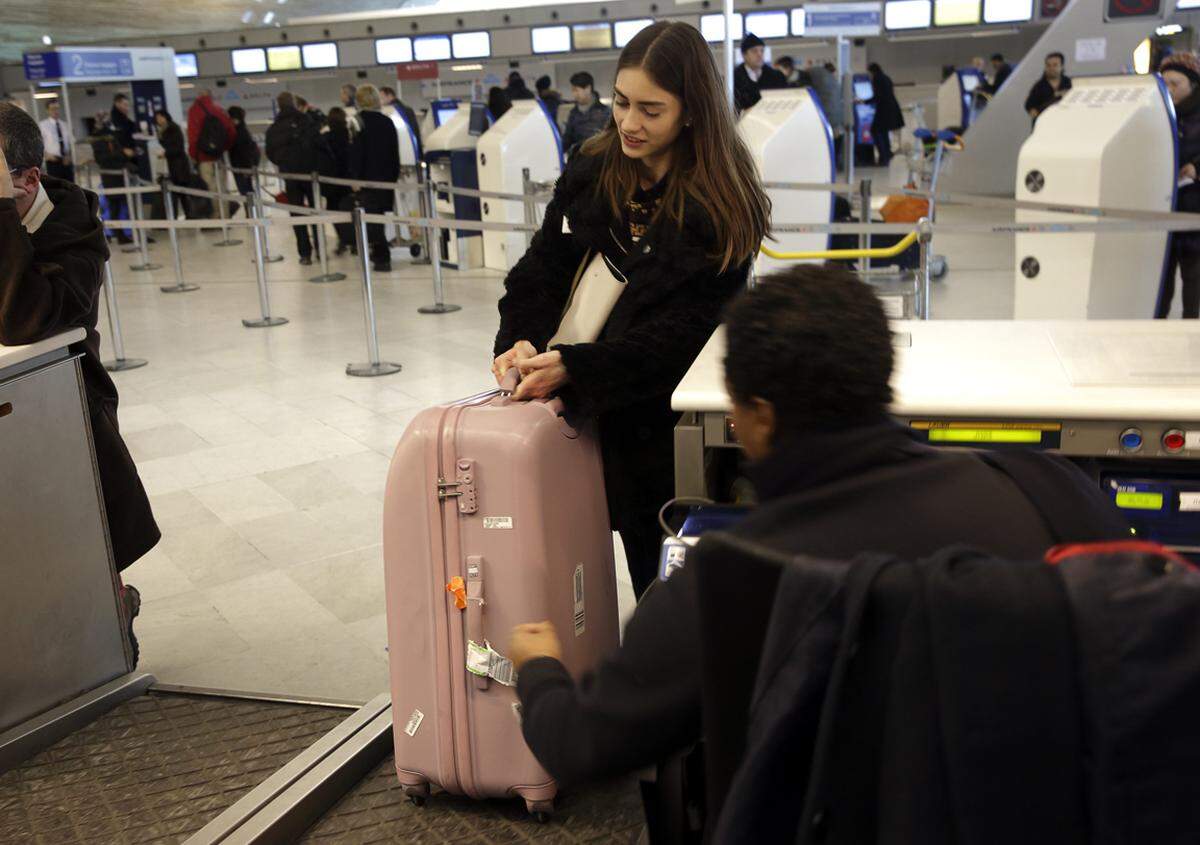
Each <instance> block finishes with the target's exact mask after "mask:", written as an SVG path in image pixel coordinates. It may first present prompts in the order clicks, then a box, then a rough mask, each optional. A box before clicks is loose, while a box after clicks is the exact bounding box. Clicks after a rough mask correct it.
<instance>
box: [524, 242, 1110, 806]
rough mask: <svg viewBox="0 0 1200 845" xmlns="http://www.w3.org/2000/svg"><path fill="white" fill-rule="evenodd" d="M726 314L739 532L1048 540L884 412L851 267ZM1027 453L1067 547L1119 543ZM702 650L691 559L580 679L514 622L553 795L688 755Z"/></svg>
mask: <svg viewBox="0 0 1200 845" xmlns="http://www.w3.org/2000/svg"><path fill="white" fill-rule="evenodd" d="M726 318H727V323H726V327H727V337H728V353H727V357H726V360H725V370H726V383H727V386H728V390H729V392H730V394H731V396H732V398H733V404H734V412H733V413H734V425H735V427H736V430H737V432H738V439H739V441H740V442H741V443H742V445H743V447H744V448H745V451H746V455H747V457H748V458H750V459H752V460H753V463H752V464H751V466H750V468H749V476H750V478H751V480H752V482H753V483H754V486H755V490H756V492H757V494H758V498H759V505H758V506H757V507H756V508H755V509H754V510H753V511H751V513H750V515H749V516H748V517H746V518H745V519H744V520H743V521H742V522H741V523H739V524H738V525H737V526H736V527H734V528H733V529H732V533H733V534H735V535H737V536H739V537H745V538H747V539H751V540H754V541H756V542H757V543H759V544H761V545H764V546H766V547H767V548H770V549H774V550H776V551H780V552H784V553H787V554H805V555H811V556H813V557H817V558H823V559H828V560H835V561H837V560H848V559H850V558H851V557H853V556H855V555H856V554H859V553H863V552H880V553H888V554H894V555H899V556H902V557H905V558H909V559H916V558H919V557H922V556H925V555H928V554H931V553H932V552H934V551H936V550H938V549H940V548H942V547H944V546H947V545H952V544H957V543H967V544H971V545H973V546H976V547H978V548H980V549H984V550H986V551H988V552H991V553H993V554H996V555H999V556H1004V557H1011V558H1014V559H1027V558H1031V557H1033V558H1036V557H1040V555H1041V554H1042V552H1043V551H1044V550H1045V549H1046V548H1047V547H1048V546H1050V545H1051V544H1052V543H1053V542H1054V536H1055V535H1054V534H1052V533H1051V532H1050V530H1049V529H1048V527H1047V526H1046V524H1045V523H1044V522H1043V521H1042V518H1041V517H1040V516H1039V512H1038V511H1037V509H1036V508H1035V507H1034V506H1033V504H1032V503H1031V502H1030V500H1029V499H1028V498H1026V496H1025V495H1024V494H1023V493H1022V492H1021V490H1020V489H1018V488H1017V487H1016V486H1015V485H1014V484H1013V482H1012V481H1010V479H1009V477H1008V476H1007V475H1005V474H1003V473H1002V472H1001V471H999V470H996V469H993V468H992V467H991V466H989V465H988V464H986V463H985V462H984V461H983V460H981V459H980V458H979V457H978V456H977V455H975V454H974V453H972V452H970V451H967V450H961V449H938V448H935V447H930V446H927V445H924V444H921V443H918V442H917V441H916V440H915V439H914V438H913V436H912V435H911V433H910V432H909V430H908V429H907V428H906V427H904V426H901V425H899V424H897V423H896V422H894V421H892V420H891V419H890V418H889V417H888V410H887V409H888V405H889V403H890V402H891V398H892V397H891V390H890V388H889V386H888V381H889V378H890V376H891V372H892V363H893V354H894V353H893V350H892V339H891V334H890V331H889V326H888V321H887V318H886V316H885V315H884V312H883V308H882V306H881V304H880V302H879V299H878V297H877V296H876V295H875V293H874V292H873V291H872V290H871V288H870V287H869V286H867V285H866V284H864V283H863V282H861V281H859V280H858V278H857V277H856V276H855V275H853V274H852V273H850V272H849V271H847V270H845V269H842V268H835V267H833V266H832V265H829V266H816V265H798V266H797V267H795V268H794V269H791V270H788V271H786V272H784V273H781V274H779V275H777V276H774V277H771V278H768V279H766V280H764V281H762V282H760V284H759V286H758V287H757V288H755V289H754V290H752V291H750V292H748V293H745V294H743V295H742V296H741V297H740V298H739V299H738V300H736V301H735V302H734V303H733V305H732V306H731V307H730V309H729V311H728V312H727V315H726ZM1030 458H1031V459H1033V460H1035V461H1037V462H1039V463H1040V464H1041V469H1042V472H1043V473H1044V477H1043V479H1042V480H1043V481H1044V483H1045V484H1046V485H1048V486H1049V487H1050V488H1051V489H1054V490H1055V491H1056V492H1057V494H1058V496H1059V498H1060V499H1061V500H1062V501H1063V502H1069V503H1071V506H1072V512H1073V513H1074V514H1075V518H1076V519H1077V520H1078V522H1076V523H1073V524H1075V525H1080V526H1086V527H1087V528H1086V530H1083V529H1080V532H1081V536H1078V537H1071V539H1072V540H1075V539H1078V540H1092V539H1100V538H1110V539H1116V538H1127V537H1128V536H1129V528H1128V526H1127V525H1126V523H1125V522H1124V520H1123V519H1122V518H1121V516H1120V514H1119V513H1118V512H1117V511H1116V510H1115V508H1114V507H1113V505H1112V503H1111V501H1109V499H1108V498H1107V496H1106V495H1105V494H1104V493H1103V491H1101V490H1100V489H1099V487H1098V485H1096V484H1094V483H1093V482H1091V481H1090V480H1089V479H1088V478H1087V477H1086V476H1085V475H1084V474H1083V473H1082V472H1081V471H1079V470H1078V469H1077V468H1075V467H1074V466H1072V465H1071V464H1069V463H1067V462H1066V461H1064V460H1061V459H1059V458H1056V457H1052V456H1049V455H1044V454H1041V453H1037V454H1033V453H1031V454H1030ZM1064 507H1066V505H1064ZM1056 528H1058V526H1056ZM1058 533H1059V535H1060V536H1062V535H1071V534H1073V532H1072V530H1071V529H1070V528H1063V529H1060V530H1059V531H1058ZM699 644H700V631H699V621H698V611H697V606H696V587H695V581H694V573H692V572H691V570H689V569H688V568H687V567H686V566H685V567H684V569H683V570H682V571H681V572H679V573H677V574H675V575H674V576H672V577H671V579H670V580H669V581H666V582H657V583H656V584H655V585H654V586H653V587H652V588H651V589H650V590H649V591H647V593H646V594H645V596H644V597H643V598H642V600H641V602H640V603H639V605H638V607H637V610H636V612H635V613H634V615H633V618H632V619H631V620H630V621H629V623H628V625H627V626H626V628H625V636H624V640H623V642H622V644H621V647H620V649H619V650H618V651H617V652H616V654H614V655H613V656H611V657H609V658H608V659H606V660H604V661H602V662H601V663H600V665H599V666H597V667H596V669H595V670H594V671H592V672H590V673H588V674H586V675H585V676H584V677H583V678H582V679H580V680H579V681H578V682H576V680H575V679H573V678H572V677H571V676H570V675H569V674H568V673H567V670H566V669H565V668H564V667H563V665H562V663H561V662H560V661H559V660H558V659H557V656H558V654H559V653H560V651H559V646H558V640H557V636H556V634H555V632H554V630H553V628H552V626H550V625H549V624H548V623H536V624H531V625H522V626H519V627H518V628H517V629H516V630H514V632H513V636H512V640H511V642H510V644H509V649H508V652H507V656H508V657H510V658H511V659H512V660H513V662H514V663H515V664H517V667H518V670H519V680H518V686H517V693H518V696H519V697H520V701H521V706H522V730H523V732H524V734H525V738H526V741H527V742H528V743H529V747H530V748H531V749H532V750H533V752H534V754H535V755H536V756H537V758H538V760H539V761H540V762H541V763H542V765H543V766H545V767H546V770H547V771H548V772H549V773H550V774H551V775H553V776H554V777H555V778H556V779H557V780H558V781H559V782H560V783H561V784H564V785H569V784H571V783H578V782H580V781H584V780H590V779H593V778H603V777H606V776H610V775H616V774H619V773H624V772H630V771H635V770H638V769H642V768H645V767H647V766H650V765H653V764H655V763H656V762H659V761H662V760H664V759H666V758H669V757H671V756H673V755H674V754H676V753H678V752H680V751H683V750H685V749H687V748H688V747H689V746H691V745H692V744H694V743H696V742H697V741H698V740H699V739H700V736H701V716H702V710H701V664H700V645H699ZM757 657H758V656H757V655H753V654H748V655H746V656H745V659H746V660H747V661H750V662H751V663H753V662H754V661H756V660H757Z"/></svg>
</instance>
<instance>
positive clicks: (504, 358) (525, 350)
mask: <svg viewBox="0 0 1200 845" xmlns="http://www.w3.org/2000/svg"><path fill="white" fill-rule="evenodd" d="M537 354H538V351H537V347H535V346H534V345H533V344H532V343H530V342H529V341H527V340H518V341H517V342H516V344H514V345H513V348H512V349H510V350H508V351H507V352H505V353H504V354H503V355H501V356H499V357H498V358H496V360H495V361H493V362H492V375H494V376H495V377H496V383H497V384H499V383H500V382H501V381H503V380H504V374H505V373H507V372H508V371H509V370H510V369H512V368H513V367H515V366H516V365H517V362H518V361H523V360H525V359H527V358H536V357H537Z"/></svg>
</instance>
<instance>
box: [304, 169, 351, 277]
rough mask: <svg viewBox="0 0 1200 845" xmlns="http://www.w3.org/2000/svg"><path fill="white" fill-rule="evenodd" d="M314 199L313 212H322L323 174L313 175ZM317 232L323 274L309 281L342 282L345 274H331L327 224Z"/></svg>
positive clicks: (318, 251) (317, 227)
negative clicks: (326, 239) (327, 246)
mask: <svg viewBox="0 0 1200 845" xmlns="http://www.w3.org/2000/svg"><path fill="white" fill-rule="evenodd" d="M312 197H313V210H314V211H317V212H320V211H321V174H319V173H313V175H312ZM314 228H315V229H316V230H317V257H318V258H320V259H321V274H320V275H319V276H313V277H312V278H311V279H309V281H310V282H318V283H320V282H340V281H341V280H342V279H344V278H346V274H345V273H330V272H329V250H328V249H326V248H325V224H324V223H318V224H317V225H316V226H315V227H314Z"/></svg>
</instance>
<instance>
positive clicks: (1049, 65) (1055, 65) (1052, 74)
mask: <svg viewBox="0 0 1200 845" xmlns="http://www.w3.org/2000/svg"><path fill="white" fill-rule="evenodd" d="M1062 72H1063V63H1062V59H1060V58H1059V57H1058V56H1050V57H1049V58H1047V59H1046V76H1047V77H1048V78H1049V79H1058V78H1059V77H1060V76H1062Z"/></svg>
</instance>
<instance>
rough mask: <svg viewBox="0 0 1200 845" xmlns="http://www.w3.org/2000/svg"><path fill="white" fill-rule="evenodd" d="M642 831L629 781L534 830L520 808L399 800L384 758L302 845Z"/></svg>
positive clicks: (563, 837) (564, 807) (603, 837)
mask: <svg viewBox="0 0 1200 845" xmlns="http://www.w3.org/2000/svg"><path fill="white" fill-rule="evenodd" d="M642 823H643V815H642V802H641V797H640V795H639V793H638V787H637V782H636V780H635V779H634V778H625V779H622V780H618V781H614V782H612V783H609V784H604V785H600V786H592V787H589V788H588V789H587V791H586V792H573V793H568V794H566V795H563V796H562V797H560V798H559V800H558V803H557V806H556V808H555V811H554V816H553V817H552V818H551V820H550V821H549V822H548V823H547V824H538V823H537V822H536V821H534V820H533V819H532V818H531V817H530V816H529V814H528V813H527V812H525V803H524V802H523V801H519V800H513V801H472V800H471V799H469V798H456V797H454V796H451V795H446V794H439V793H437V792H435V793H434V794H433V795H432V796H430V799H429V803H428V804H426V805H425V806H424V807H416V806H414V805H413V804H412V803H411V802H409V800H408V799H407V798H405V797H404V793H403V791H402V790H401V789H400V782H399V781H398V780H397V779H396V770H395V763H394V761H393V759H392V756H391V755H390V754H389V755H388V756H387V759H385V760H384V761H383V762H381V763H380V764H379V765H378V766H376V767H375V769H374V770H373V771H372V772H371V773H370V774H369V775H367V777H365V778H363V780H362V781H360V782H359V784H358V785H357V786H356V787H354V789H352V790H351V791H350V792H348V793H346V795H345V796H344V797H343V798H342V799H341V800H340V801H339V802H338V803H337V804H335V805H334V806H333V807H332V808H331V809H330V810H329V812H327V813H326V814H325V815H324V816H323V817H322V818H321V820H320V821H318V822H317V823H316V824H314V825H313V826H312V827H311V828H309V829H308V831H307V832H306V833H305V835H304V836H303V838H302V839H301V840H300V841H301V842H306V843H322V845H324V843H334V842H336V843H338V845H341V843H353V845H366V843H371V842H405V843H423V845H441V843H450V842H472V843H501V842H504V843H509V842H540V841H546V842H554V843H562V845H568V843H584V842H589V843H590V842H597V843H599V842H612V843H617V842H620V843H629V842H631V841H632V840H633V838H634V837H635V836H636V835H637V833H638V831H639V830H640V829H641V827H642Z"/></svg>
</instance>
